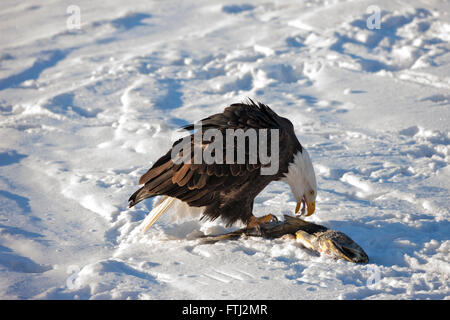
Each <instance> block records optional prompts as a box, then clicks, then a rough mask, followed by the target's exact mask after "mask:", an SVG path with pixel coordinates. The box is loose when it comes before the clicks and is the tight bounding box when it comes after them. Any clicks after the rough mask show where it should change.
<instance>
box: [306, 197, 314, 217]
mask: <svg viewBox="0 0 450 320" xmlns="http://www.w3.org/2000/svg"><path fill="white" fill-rule="evenodd" d="M306 207H307V208H308V209H307V212H308V213H307V214H306V216H307V217H309V216H310V215H312V214H313V213H314V210H316V202H315V201H313V202H306Z"/></svg>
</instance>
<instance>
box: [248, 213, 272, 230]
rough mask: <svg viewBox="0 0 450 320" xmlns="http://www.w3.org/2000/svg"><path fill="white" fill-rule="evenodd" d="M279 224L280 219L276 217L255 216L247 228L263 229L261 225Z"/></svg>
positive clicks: (269, 215) (270, 215) (251, 218)
mask: <svg viewBox="0 0 450 320" xmlns="http://www.w3.org/2000/svg"><path fill="white" fill-rule="evenodd" d="M277 222H278V218H277V217H276V216H274V215H273V214H268V215H266V216H263V217H260V218H257V217H255V216H251V217H250V221H249V223H248V224H247V228H248V229H251V228H259V229H261V225H262V224H266V223H277Z"/></svg>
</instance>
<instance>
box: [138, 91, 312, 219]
mask: <svg viewBox="0 0 450 320" xmlns="http://www.w3.org/2000/svg"><path fill="white" fill-rule="evenodd" d="M200 123H201V129H200V130H202V131H201V132H203V130H208V129H213V130H215V131H216V132H218V133H221V134H223V135H224V136H225V135H226V132H227V131H229V130H242V131H244V132H250V131H252V130H260V131H259V132H263V131H264V132H269V131H270V130H275V132H277V134H274V135H271V139H272V138H274V137H276V138H274V141H275V142H276V143H277V144H276V145H277V147H279V148H277V151H278V150H279V151H280V152H278V156H277V157H276V158H277V159H278V160H279V161H278V163H277V164H278V166H277V168H278V169H277V170H278V171H277V172H275V173H274V174H267V175H265V174H261V173H262V171H263V169H264V168H265V166H266V165H267V164H264V163H263V162H262V161H258V162H253V161H250V160H249V158H250V156H249V154H250V152H247V153H246V158H245V162H244V163H228V162H227V161H226V159H224V161H220V162H214V163H208V162H201V163H198V162H197V163H196V162H195V152H194V150H195V149H198V148H195V146H196V145H200V146H201V147H202V148H203V149H204V150H208V149H209V148H208V147H209V146H211V145H213V143H212V140H207V139H206V138H204V137H203V138H202V139H204V140H200V141H197V142H196V139H195V136H196V134H195V125H194V124H189V125H187V126H184V127H183V128H184V129H185V130H188V131H194V132H193V133H192V134H190V135H188V136H187V137H188V139H187V140H186V141H187V144H190V145H191V146H192V148H191V149H190V150H192V153H190V152H187V154H184V153H182V154H181V158H183V159H186V160H189V161H187V162H182V163H178V162H174V161H173V158H172V151H173V150H174V149H176V150H178V148H179V146H180V144H181V143H182V140H185V139H184V138H183V139H180V140H178V141H176V142H175V143H174V144H173V145H172V148H171V149H170V150H169V151H168V152H167V153H166V154H165V155H163V156H161V157H160V158H159V159H158V160H157V161H156V162H155V163H154V164H153V166H152V167H151V168H150V169H149V170H148V171H147V173H145V174H144V175H143V176H142V177H141V178H140V179H139V184H144V186H142V187H141V188H140V189H139V190H137V191H136V192H135V193H133V195H131V197H130V199H129V206H130V207H132V206H134V205H136V204H137V203H139V202H140V201H142V200H144V199H146V198H151V197H154V196H163V198H162V200H161V202H160V204H159V205H157V206H156V207H155V208H154V209H153V210H152V211H151V212H150V214H149V218H148V221H149V223H148V226H150V225H151V224H153V223H154V222H155V221H156V220H157V219H158V218H159V216H160V215H161V214H162V213H163V212H165V211H166V210H167V209H168V208H169V207H170V206H171V205H172V204H174V201H176V200H177V201H178V200H179V201H181V202H183V203H184V204H186V205H188V206H189V207H190V208H198V209H199V210H200V211H201V214H203V217H204V218H206V219H209V220H214V219H217V218H219V217H220V218H221V219H222V220H223V221H224V222H226V224H227V226H230V225H232V224H233V223H235V222H237V221H241V222H243V223H246V224H247V225H248V226H255V225H259V224H262V223H265V222H267V221H268V220H269V219H270V218H274V216H272V215H268V216H266V217H259V218H256V217H255V216H254V215H253V202H254V199H255V197H256V196H257V195H258V194H259V193H260V192H261V191H262V190H263V189H264V188H265V187H266V186H267V185H268V184H269V183H270V182H272V181H277V180H278V181H280V180H281V181H284V182H286V183H288V184H289V186H290V187H291V190H292V193H293V196H294V198H295V200H296V202H297V206H296V208H295V213H298V211H299V210H300V209H301V213H302V214H305V213H306V211H307V215H308V216H309V215H311V214H313V213H314V210H315V200H316V196H317V183H316V176H315V173H314V168H313V165H312V163H311V159H310V157H309V154H308V152H307V151H306V149H305V148H304V147H303V146H302V145H301V144H300V142H299V141H298V139H297V136H296V134H295V131H294V126H293V124H292V122H291V121H290V120H289V119H287V118H283V117H281V116H279V115H278V114H276V113H275V112H274V111H273V110H272V109H271V108H270V107H269V106H267V105H265V104H262V103H259V102H253V101H252V100H250V99H249V102H247V103H235V104H232V105H230V106H228V107H227V108H225V110H224V111H223V112H221V113H216V114H213V115H211V116H209V117H207V118H204V119H202V120H200ZM266 137H268V136H266ZM258 139H262V138H259V137H258ZM271 139H270V141H272V140H271ZM268 140H269V139H268ZM268 140H267V141H268ZM214 141H215V142H217V141H216V140H214ZM259 142H261V140H259V141H258V143H259ZM183 143H184V142H183ZM267 143H269V142H267ZM270 143H271V145H272V142H270ZM233 148H236V149H231V153H234V152H236V153H237V152H238V151H239V149H238V148H237V147H235V146H234V147H233ZM214 150H215V151H216V149H214ZM217 150H220V151H223V152H218V153H215V154H216V155H217V154H220V155H222V156H225V155H226V154H227V152H226V151H230V150H229V149H227V150H222V149H217ZM275 153H277V152H275ZM175 154H179V153H178V151H176V152H175ZM271 156H272V153H271ZM184 211H186V210H184ZM146 219H147V218H146Z"/></svg>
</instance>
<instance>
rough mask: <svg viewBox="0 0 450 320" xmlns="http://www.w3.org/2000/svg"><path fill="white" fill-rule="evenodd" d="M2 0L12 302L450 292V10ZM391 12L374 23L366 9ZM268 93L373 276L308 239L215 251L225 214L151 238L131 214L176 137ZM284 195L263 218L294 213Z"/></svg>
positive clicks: (0, 247)
mask: <svg viewBox="0 0 450 320" xmlns="http://www.w3.org/2000/svg"><path fill="white" fill-rule="evenodd" d="M73 2H75V1H57V0H51V1H20V2H17V1H13V0H8V1H7V0H3V1H1V3H0V31H1V35H2V36H1V37H0V48H1V53H0V135H1V139H0V235H1V237H0V297H1V298H6V299H30V298H31V299H173V298H175V299H185V298H193V299H204V298H208V299H254V298H260V299H266V298H267V299H449V298H450V289H449V276H450V255H449V252H450V237H449V235H450V223H449V218H450V213H449V204H450V201H449V187H450V166H449V148H450V146H449V145H450V135H449V123H450V108H449V107H450V46H449V42H450V17H449V14H450V3H449V1H448V0H442V1H436V0H434V1H433V0H430V1H390V0H383V1H375V0H370V1H344V0H342V1H337V0H327V1H325V0H317V1H298V0H296V1H276V2H275V1H272V2H271V1H263V2H257V1H247V2H245V3H240V2H238V1H211V0H209V1H206V0H203V1H195V2H194V1H191V2H187V1H186V2H184V1H183V2H181V1H148V0H145V1H123V0H114V1H108V2H105V3H101V2H98V1H76V2H77V4H76V5H78V6H79V8H80V10H81V28H80V29H69V28H68V26H67V20H68V19H69V18H70V14H67V8H68V7H69V5H72V4H73ZM373 5H375V6H377V7H378V8H379V9H380V10H381V25H380V27H381V28H380V29H368V28H367V23H366V21H367V20H368V19H372V18H371V14H372V12H369V11H368V8H369V6H373ZM246 97H251V98H254V99H257V100H260V101H262V102H264V103H266V104H269V105H270V106H271V107H272V108H273V109H274V110H275V111H277V112H278V113H279V114H281V115H283V116H286V117H288V118H289V119H291V120H292V122H293V123H294V125H295V129H296V132H297V133H298V137H299V139H300V141H301V142H302V144H303V145H304V146H305V147H306V148H307V149H308V150H309V153H310V155H311V157H312V159H313V162H314V165H315V169H316V173H317V178H318V185H319V193H318V199H317V209H316V210H317V211H316V213H315V214H314V215H313V216H311V217H310V221H313V222H315V223H319V224H322V225H325V226H327V227H329V228H332V229H336V230H339V231H342V232H344V233H346V234H347V235H349V236H350V237H351V238H353V239H354V240H355V241H356V242H357V243H358V244H360V245H361V247H362V248H364V250H365V251H366V252H367V254H368V255H369V257H370V263H369V264H367V265H356V264H352V263H348V262H345V261H335V260H333V259H330V258H328V257H326V256H318V255H316V254H313V253H311V252H309V251H307V250H305V249H304V248H302V247H301V246H300V245H299V244H297V243H295V242H293V241H291V240H272V241H270V240H265V239H260V238H247V239H242V240H239V241H229V242H221V243H216V244H213V245H198V239H197V238H196V237H197V236H198V235H201V234H208V233H220V232H223V231H224V230H225V228H224V226H223V224H222V223H221V222H220V221H217V222H214V223H205V224H201V223H200V222H199V221H198V220H197V218H185V219H184V220H178V221H175V222H173V221H172V218H173V217H174V216H175V214H174V213H171V214H167V215H166V216H163V218H162V219H161V220H160V221H158V222H157V223H156V225H155V226H153V227H152V228H151V229H150V230H149V231H148V232H147V233H146V234H143V233H142V232H140V228H141V227H142V226H141V224H142V221H143V219H144V218H145V216H146V214H147V213H148V212H149V210H151V208H152V205H153V203H154V201H152V200H148V201H146V202H145V203H143V204H140V205H138V206H136V207H135V208H132V209H127V199H128V197H129V195H130V194H131V193H132V192H133V191H135V190H136V188H137V187H138V186H137V181H138V178H139V177H140V175H141V174H143V173H144V172H145V171H146V170H147V169H148V168H149V167H150V165H151V163H152V162H153V161H155V160H157V158H158V157H159V156H161V155H162V154H163V153H165V152H166V150H167V149H168V147H169V146H170V145H171V141H172V138H173V136H174V132H175V129H176V128H177V127H179V126H181V125H183V124H187V123H190V122H193V121H196V120H198V119H200V118H202V117H205V116H208V115H210V114H212V113H216V112H219V111H221V110H223V108H224V107H225V106H227V105H228V104H230V103H234V102H239V101H243V100H244V99H245V98H246ZM294 207H295V202H294V199H293V197H292V195H291V193H290V190H289V187H288V186H287V185H286V184H283V183H281V182H278V183H272V184H270V185H269V186H268V187H267V188H266V189H265V190H264V191H263V192H262V193H261V194H260V195H259V196H258V197H257V199H256V201H255V214H256V215H263V214H267V213H273V214H275V215H277V216H278V217H279V218H280V219H281V218H282V216H283V214H292V213H293V211H294Z"/></svg>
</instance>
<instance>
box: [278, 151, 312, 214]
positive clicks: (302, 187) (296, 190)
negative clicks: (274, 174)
mask: <svg viewBox="0 0 450 320" xmlns="http://www.w3.org/2000/svg"><path fill="white" fill-rule="evenodd" d="M282 181H284V182H286V183H287V184H289V186H290V187H291V191H292V194H293V196H294V198H295V200H296V201H297V207H296V208H295V213H298V211H299V210H300V207H301V213H302V215H303V214H304V213H305V206H306V207H307V211H308V213H307V215H306V216H310V215H312V214H313V213H314V210H315V208H316V197H317V182H316V175H315V173H314V167H313V165H312V162H311V158H310V157H309V153H308V151H306V149H305V148H302V150H301V151H298V152H297V153H296V154H295V155H294V161H293V162H291V163H290V164H289V167H288V172H287V173H286V174H285V176H284V177H283V178H282Z"/></svg>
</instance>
